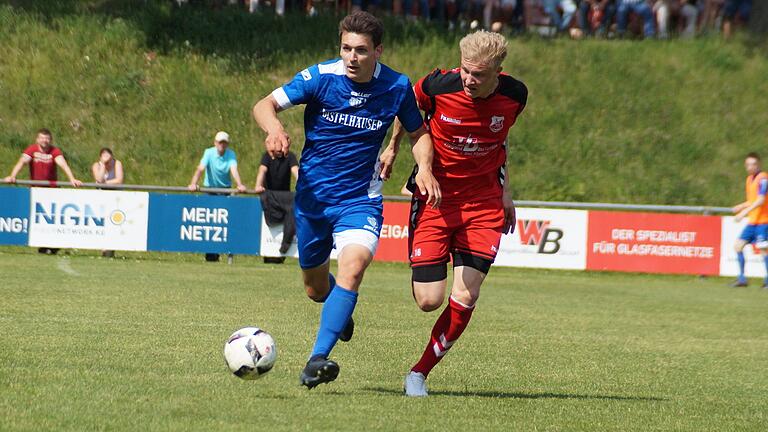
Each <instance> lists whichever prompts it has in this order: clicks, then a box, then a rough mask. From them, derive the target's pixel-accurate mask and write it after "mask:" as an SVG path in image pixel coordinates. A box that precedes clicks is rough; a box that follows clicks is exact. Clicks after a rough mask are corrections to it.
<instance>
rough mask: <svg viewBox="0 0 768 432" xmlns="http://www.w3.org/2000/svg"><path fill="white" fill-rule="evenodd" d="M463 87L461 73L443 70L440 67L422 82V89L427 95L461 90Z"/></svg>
mask: <svg viewBox="0 0 768 432" xmlns="http://www.w3.org/2000/svg"><path fill="white" fill-rule="evenodd" d="M461 89H462V85H461V75H459V73H458V72H454V71H447V72H443V71H441V70H440V69H435V70H434V71H432V73H431V74H429V75H427V76H426V77H425V78H424V81H422V83H421V90H422V91H423V92H424V94H425V95H427V96H437V95H441V94H446V93H454V92H457V91H461Z"/></svg>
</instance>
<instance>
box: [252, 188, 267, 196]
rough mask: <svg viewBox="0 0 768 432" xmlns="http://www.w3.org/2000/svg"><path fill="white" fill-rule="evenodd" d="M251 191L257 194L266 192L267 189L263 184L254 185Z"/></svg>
mask: <svg viewBox="0 0 768 432" xmlns="http://www.w3.org/2000/svg"><path fill="white" fill-rule="evenodd" d="M253 191H254V192H256V193H257V194H260V193H264V192H266V191H267V190H266V189H265V188H264V186H256V187H254V188H253Z"/></svg>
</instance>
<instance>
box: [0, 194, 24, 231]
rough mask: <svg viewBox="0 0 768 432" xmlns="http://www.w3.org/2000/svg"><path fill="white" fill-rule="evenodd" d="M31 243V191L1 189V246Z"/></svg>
mask: <svg viewBox="0 0 768 432" xmlns="http://www.w3.org/2000/svg"><path fill="white" fill-rule="evenodd" d="M28 241H29V189H28V188H18V187H0V244H7V245H26V244H27V242H28Z"/></svg>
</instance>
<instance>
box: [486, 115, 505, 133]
mask: <svg viewBox="0 0 768 432" xmlns="http://www.w3.org/2000/svg"><path fill="white" fill-rule="evenodd" d="M502 128H504V116H493V117H491V124H490V125H489V126H488V129H490V130H491V132H494V133H495V132H499V131H500V130H501V129H502Z"/></svg>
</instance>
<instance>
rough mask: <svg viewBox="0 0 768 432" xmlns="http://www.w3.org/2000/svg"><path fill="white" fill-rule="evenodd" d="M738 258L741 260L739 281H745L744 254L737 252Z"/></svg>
mask: <svg viewBox="0 0 768 432" xmlns="http://www.w3.org/2000/svg"><path fill="white" fill-rule="evenodd" d="M736 258H738V260H739V280H740V281H743V280H744V279H745V278H744V252H736Z"/></svg>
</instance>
